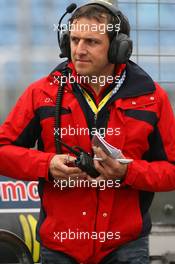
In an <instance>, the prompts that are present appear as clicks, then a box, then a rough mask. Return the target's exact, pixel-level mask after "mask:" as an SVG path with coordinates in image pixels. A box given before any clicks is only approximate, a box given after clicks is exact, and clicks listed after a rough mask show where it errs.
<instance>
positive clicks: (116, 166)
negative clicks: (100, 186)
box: [93, 146, 128, 181]
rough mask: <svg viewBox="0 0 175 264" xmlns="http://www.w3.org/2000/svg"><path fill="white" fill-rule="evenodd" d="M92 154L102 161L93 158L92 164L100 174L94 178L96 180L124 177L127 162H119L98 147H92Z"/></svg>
mask: <svg viewBox="0 0 175 264" xmlns="http://www.w3.org/2000/svg"><path fill="white" fill-rule="evenodd" d="M93 150H94V154H95V156H96V157H97V158H101V159H102V161H97V160H94V166H95V168H96V170H97V171H99V173H100V176H99V177H98V178H96V180H97V181H99V180H101V179H105V180H116V179H124V177H125V175H126V172H127V167H128V165H127V164H121V163H120V162H118V161H117V160H115V159H113V158H111V157H110V156H108V155H106V153H105V152H104V151H103V150H102V149H101V148H99V147H95V146H94V147H93Z"/></svg>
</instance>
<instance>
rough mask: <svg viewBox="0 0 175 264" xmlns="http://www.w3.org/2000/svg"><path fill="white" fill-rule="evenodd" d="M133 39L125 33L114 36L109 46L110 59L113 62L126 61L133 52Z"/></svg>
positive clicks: (120, 62)
mask: <svg viewBox="0 0 175 264" xmlns="http://www.w3.org/2000/svg"><path fill="white" fill-rule="evenodd" d="M132 47H133V45H132V40H131V39H130V38H129V37H128V36H127V35H126V34H123V33H119V34H118V35H116V36H114V38H113V39H112V42H111V44H110V47H109V52H108V59H109V62H110V63H112V64H122V63H126V62H127V61H128V60H129V58H130V56H131V54H132Z"/></svg>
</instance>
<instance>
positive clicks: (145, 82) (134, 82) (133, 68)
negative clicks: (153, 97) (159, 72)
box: [116, 61, 156, 98]
mask: <svg viewBox="0 0 175 264" xmlns="http://www.w3.org/2000/svg"><path fill="white" fill-rule="evenodd" d="M155 89H156V88H155V85H154V81H153V80H152V78H151V77H150V76H149V75H148V74H147V73H146V72H145V71H144V70H143V69H142V68H140V67H139V66H138V65H137V64H135V63H134V62H132V61H128V62H127V64H126V79H125V81H124V82H123V84H122V86H121V87H120V89H119V91H118V93H117V94H116V97H117V98H128V97H136V96H141V95H144V94H149V93H152V92H154V91H155Z"/></svg>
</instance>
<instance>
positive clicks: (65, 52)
mask: <svg viewBox="0 0 175 264" xmlns="http://www.w3.org/2000/svg"><path fill="white" fill-rule="evenodd" d="M60 50H61V54H60V58H64V57H67V58H69V59H70V58H71V53H70V41H69V32H68V31H65V32H64V33H62V34H61V38H60Z"/></svg>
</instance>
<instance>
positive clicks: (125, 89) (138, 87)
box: [49, 60, 156, 98]
mask: <svg viewBox="0 0 175 264" xmlns="http://www.w3.org/2000/svg"><path fill="white" fill-rule="evenodd" d="M121 68H122V67H121ZM66 69H67V73H69V74H71V75H73V76H76V75H77V73H76V71H75V68H74V65H73V63H72V62H68V61H64V62H62V63H61V64H59V65H58V66H57V67H56V68H55V69H54V70H53V71H52V72H51V74H50V75H49V78H50V77H51V76H52V78H53V77H54V76H59V75H60V72H62V74H65V72H66ZM119 69H120V68H119ZM122 69H123V68H122ZM69 88H71V85H70V86H69ZM155 89H156V88H155V85H154V81H153V80H152V78H151V77H150V76H149V75H148V74H147V73H146V72H145V71H144V70H143V69H142V68H140V67H139V66H138V65H137V64H136V63H134V62H132V61H130V60H129V61H128V62H127V64H126V79H125V81H124V82H123V84H122V86H121V87H120V89H119V91H118V93H117V95H116V96H117V98H128V97H137V96H141V95H145V94H149V93H152V92H154V91H155Z"/></svg>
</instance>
